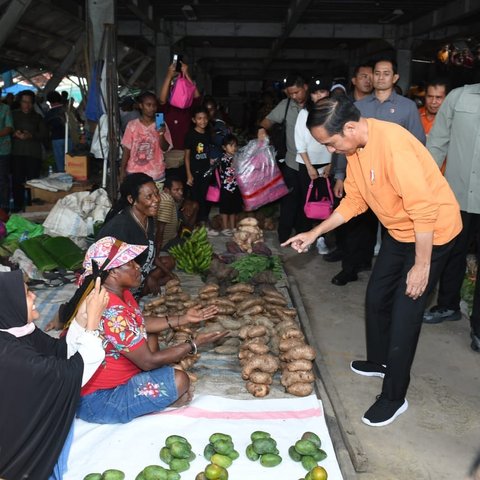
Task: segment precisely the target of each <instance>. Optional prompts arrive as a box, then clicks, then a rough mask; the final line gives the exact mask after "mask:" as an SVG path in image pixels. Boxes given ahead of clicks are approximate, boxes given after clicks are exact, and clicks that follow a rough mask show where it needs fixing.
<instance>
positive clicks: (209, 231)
mask: <svg viewBox="0 0 480 480" xmlns="http://www.w3.org/2000/svg"><path fill="white" fill-rule="evenodd" d="M207 235H208V236H209V237H218V236H219V235H220V234H219V233H218V232H217V231H216V230H214V229H213V228H207Z"/></svg>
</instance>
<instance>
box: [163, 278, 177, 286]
mask: <svg viewBox="0 0 480 480" xmlns="http://www.w3.org/2000/svg"><path fill="white" fill-rule="evenodd" d="M178 285H180V280H178V278H172V279H171V280H169V281H168V282H167V283H166V284H165V289H168V288H172V287H176V286H178Z"/></svg>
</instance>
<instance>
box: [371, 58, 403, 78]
mask: <svg viewBox="0 0 480 480" xmlns="http://www.w3.org/2000/svg"><path fill="white" fill-rule="evenodd" d="M380 62H388V63H390V64H391V65H392V70H393V74H394V75H396V74H397V73H398V65H397V61H396V60H394V58H393V57H390V56H388V55H386V56H383V57H377V58H376V59H375V64H374V65H373V69H374V70H375V67H376V65H377V63H380Z"/></svg>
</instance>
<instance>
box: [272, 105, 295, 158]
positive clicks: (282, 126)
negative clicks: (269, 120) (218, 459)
mask: <svg viewBox="0 0 480 480" xmlns="http://www.w3.org/2000/svg"><path fill="white" fill-rule="evenodd" d="M289 106H290V98H289V99H288V101H287V106H286V107H285V115H284V116H283V120H282V123H274V124H273V126H272V128H271V129H270V143H271V144H272V145H273V147H274V148H275V159H276V160H277V162H278V161H279V160H281V159H283V158H285V155H286V154H287V122H286V119H287V112H288V107H289Z"/></svg>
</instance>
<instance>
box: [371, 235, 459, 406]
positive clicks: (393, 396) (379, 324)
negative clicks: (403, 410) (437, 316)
mask: <svg viewBox="0 0 480 480" xmlns="http://www.w3.org/2000/svg"><path fill="white" fill-rule="evenodd" d="M454 242H455V240H452V241H450V242H449V243H447V244H445V245H441V246H434V247H433V251H432V259H431V265H430V276H429V279H428V286H427V289H426V290H425V293H424V294H423V295H422V296H421V297H419V298H418V299H416V300H413V299H412V298H410V297H408V296H407V295H406V294H405V289H406V281H407V274H408V272H409V270H410V269H411V268H412V267H413V265H414V263H415V243H402V242H399V241H397V240H395V239H394V238H393V237H391V236H390V234H388V233H387V234H385V236H384V239H383V242H382V246H381V248H380V253H379V254H378V258H377V261H376V262H375V266H374V268H373V271H372V274H371V276H370V280H369V282H368V287H367V297H366V334H367V360H369V361H370V362H374V363H376V364H381V365H387V371H386V374H385V378H384V380H383V387H382V393H383V394H384V395H385V396H386V397H387V398H388V399H389V400H403V399H404V398H405V395H406V393H407V389H408V384H409V383H410V368H411V366H412V362H413V358H414V356H415V351H416V348H417V343H418V337H419V335H420V329H421V328H422V319H423V311H424V310H425V305H426V303H427V299H428V294H429V293H430V292H431V290H432V289H433V287H434V286H435V284H436V283H437V281H438V279H439V277H440V274H441V272H442V270H443V268H444V266H445V263H446V261H447V258H448V255H449V253H450V251H451V249H452V247H453V244H454Z"/></svg>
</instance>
